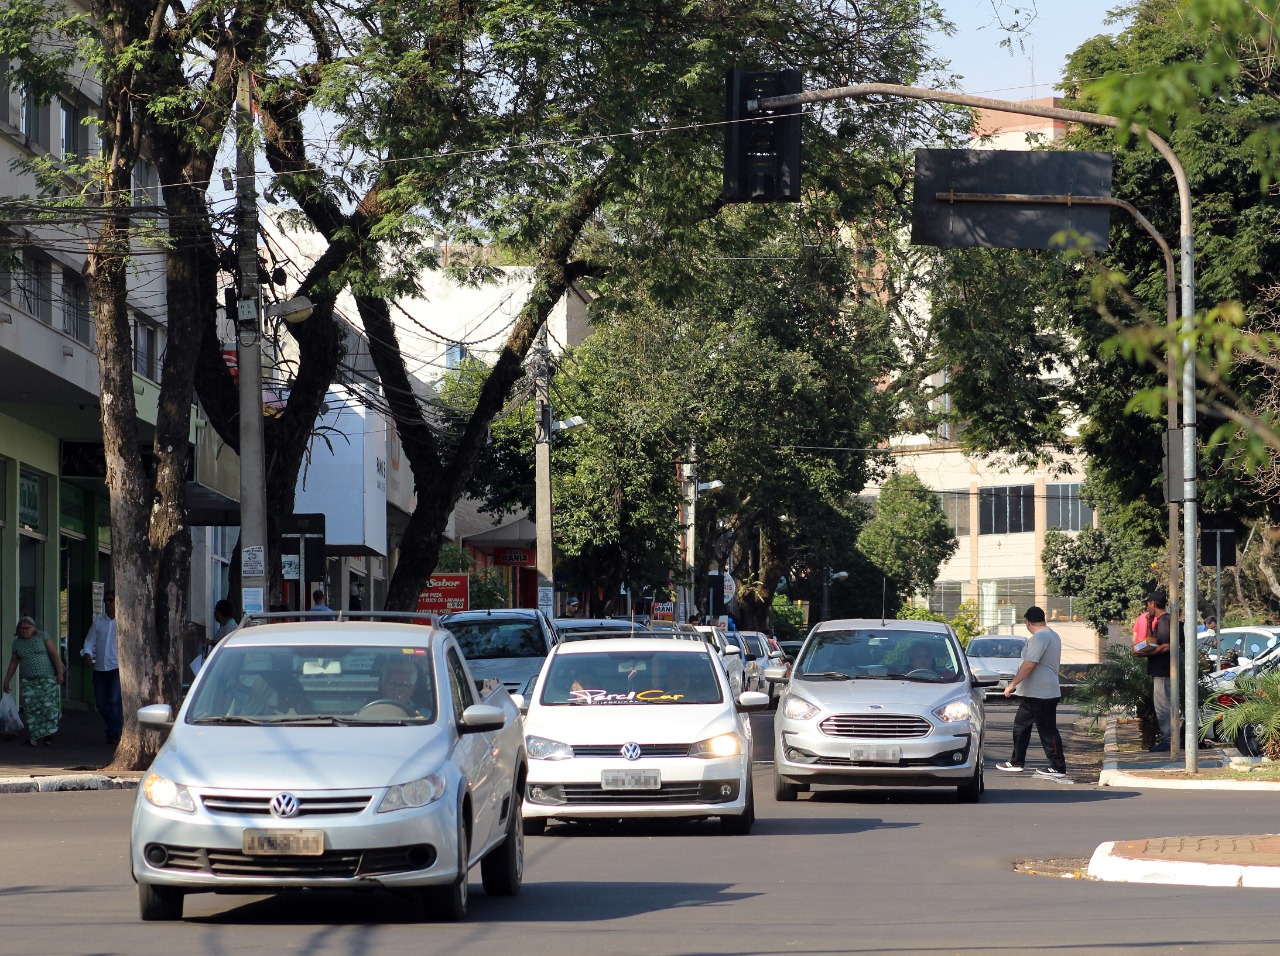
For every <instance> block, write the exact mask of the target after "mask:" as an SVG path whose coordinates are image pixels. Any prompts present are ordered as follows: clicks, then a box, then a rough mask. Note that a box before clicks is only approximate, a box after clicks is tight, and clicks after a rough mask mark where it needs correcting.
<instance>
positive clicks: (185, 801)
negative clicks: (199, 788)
mask: <svg viewBox="0 0 1280 956" xmlns="http://www.w3.org/2000/svg"><path fill="white" fill-rule="evenodd" d="M142 795H143V796H144V797H146V798H147V802H148V803H150V804H151V805H152V806H155V807H165V808H166V809H169V810H183V811H185V812H186V813H195V812H196V802H195V801H194V800H193V799H191V791H190V790H188V789H187V788H186V787H184V786H183V785H182V784H180V783H174V782H173V781H172V780H169V779H167V778H165V777H162V776H160V774H158V773H155V772H154V771H153V772H151V773H149V774H147V775H146V777H145V778H143V781H142Z"/></svg>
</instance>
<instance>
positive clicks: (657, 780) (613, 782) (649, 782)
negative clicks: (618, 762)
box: [600, 770, 662, 790]
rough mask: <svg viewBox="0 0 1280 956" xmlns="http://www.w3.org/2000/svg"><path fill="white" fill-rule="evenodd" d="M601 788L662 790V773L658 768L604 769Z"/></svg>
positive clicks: (601, 774) (601, 776)
mask: <svg viewBox="0 0 1280 956" xmlns="http://www.w3.org/2000/svg"><path fill="white" fill-rule="evenodd" d="M600 789H601V790H661V789H662V775H661V774H660V773H659V772H658V771H657V770H602V771H601V772H600Z"/></svg>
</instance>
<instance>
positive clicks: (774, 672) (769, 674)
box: [764, 664, 787, 684]
mask: <svg viewBox="0 0 1280 956" xmlns="http://www.w3.org/2000/svg"><path fill="white" fill-rule="evenodd" d="M764 679H765V680H767V681H768V682H769V683H770V684H782V683H785V682H786V680H787V669H786V668H785V667H782V666H780V665H777V664H775V665H774V666H772V667H766V668H765V669H764Z"/></svg>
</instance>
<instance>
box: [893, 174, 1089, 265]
mask: <svg viewBox="0 0 1280 956" xmlns="http://www.w3.org/2000/svg"><path fill="white" fill-rule="evenodd" d="M939 194H942V195H943V198H939ZM948 194H959V195H950V196H949V195H948ZM997 194H998V195H1003V196H1009V195H1022V196H1028V197H1032V196H1035V197H1054V198H1055V199H1057V198H1062V199H1065V198H1066V197H1077V196H1079V197H1093V198H1106V197H1109V196H1110V195H1111V154H1110V153H1076V152H1063V151H1057V152H1045V151H1035V152H1032V151H1019V150H977V149H918V150H916V176H915V200H914V202H913V203H912V209H911V241H912V242H913V243H915V244H917V245H924V246H943V247H947V248H955V247H981V248H988V249H1052V248H1060V247H1059V246H1055V245H1054V244H1053V242H1052V240H1053V237H1054V235H1055V234H1057V233H1059V232H1062V231H1064V230H1069V231H1073V232H1077V233H1080V234H1081V235H1082V236H1083V237H1084V238H1085V239H1086V240H1087V241H1088V242H1089V244H1090V245H1091V246H1092V248H1093V249H1094V250H1095V251H1099V252H1100V251H1102V250H1105V249H1106V248H1107V242H1108V233H1109V232H1110V225H1111V210H1110V207H1108V206H1089V205H1084V206H1082V205H1078V204H1077V205H1068V204H1066V203H1059V202H1049V201H1046V200H1045V199H1041V200H1040V201H1027V202H1011V201H992V200H985V201H982V200H975V199H971V198H969V199H967V198H964V197H965V196H969V197H972V196H979V195H986V196H992V195H997Z"/></svg>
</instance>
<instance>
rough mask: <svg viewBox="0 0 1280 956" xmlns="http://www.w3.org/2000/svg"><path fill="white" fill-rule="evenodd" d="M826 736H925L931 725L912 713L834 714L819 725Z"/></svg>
mask: <svg viewBox="0 0 1280 956" xmlns="http://www.w3.org/2000/svg"><path fill="white" fill-rule="evenodd" d="M819 726H820V727H821V729H822V732H823V733H824V734H826V735H827V736H828V737H872V738H878V739H881V740H883V739H888V738H893V737H927V736H928V735H929V732H930V731H931V730H933V725H932V724H931V723H929V721H927V720H925V719H924V718H923V717H917V716H915V715H913V714H836V715H835V716H832V717H828V718H827V719H826V720H824V721H823V722H822V723H821V724H820V725H819Z"/></svg>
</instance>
